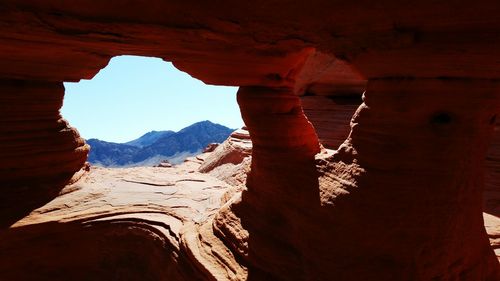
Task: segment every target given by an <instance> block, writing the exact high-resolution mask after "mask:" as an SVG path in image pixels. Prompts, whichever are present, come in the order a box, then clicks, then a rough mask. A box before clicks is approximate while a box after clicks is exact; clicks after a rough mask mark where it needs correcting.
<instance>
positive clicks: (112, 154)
mask: <svg viewBox="0 0 500 281" xmlns="http://www.w3.org/2000/svg"><path fill="white" fill-rule="evenodd" d="M233 131H234V130H233V129H230V128H227V127H225V126H223V125H220V124H216V123H213V122H211V121H209V120H204V121H200V122H196V123H194V124H192V125H190V126H187V127H185V128H183V129H182V130H180V131H179V132H174V131H150V132H148V133H146V134H144V135H142V136H141V137H139V138H137V139H135V140H132V141H129V142H126V143H123V144H118V143H107V142H104V141H100V140H97V139H92V140H88V142H89V144H91V149H90V154H89V162H91V163H93V164H101V165H104V166H124V165H145V164H151V163H150V162H151V161H152V160H151V159H156V160H155V161H160V160H164V159H169V160H170V159H171V160H174V158H175V160H176V161H177V160H178V161H182V160H183V159H180V160H179V159H177V158H179V155H184V156H190V155H195V154H198V153H200V152H201V150H202V149H203V148H205V147H206V146H207V145H208V144H209V143H213V142H218V143H220V142H223V141H224V140H225V139H226V138H227V137H228V136H229V135H230V134H231V133H232V132H233ZM176 155H177V156H176ZM174 156H176V157H174ZM150 160H151V161H150ZM141 163H142V164H141ZM153 164H154V163H153Z"/></svg>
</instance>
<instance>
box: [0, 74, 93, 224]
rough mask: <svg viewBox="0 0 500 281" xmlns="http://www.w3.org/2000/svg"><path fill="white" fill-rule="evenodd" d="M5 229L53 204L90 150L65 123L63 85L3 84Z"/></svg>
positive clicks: (0, 217) (0, 131) (1, 205)
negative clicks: (62, 108) (41, 206)
mask: <svg viewBox="0 0 500 281" xmlns="http://www.w3.org/2000/svg"><path fill="white" fill-rule="evenodd" d="M0 91H1V95H0V136H1V138H0V150H1V151H2V153H1V154H0V178H1V180H2V184H1V186H0V188H1V191H0V192H1V194H2V196H0V227H6V226H9V225H10V224H11V223H13V222H15V221H16V220H17V219H19V218H21V217H22V216H23V215H26V214H27V213H29V212H30V211H31V210H33V209H34V208H36V207H39V206H40V205H42V204H44V203H46V202H48V201H50V200H51V199H52V198H54V197H55V196H56V195H57V194H58V192H59V191H60V190H61V189H62V187H64V185H66V184H67V183H68V182H69V181H70V179H71V178H72V176H73V175H74V174H75V172H77V171H79V170H80V169H81V168H82V166H83V164H84V163H85V160H86V158H87V152H88V146H87V145H86V144H85V142H84V140H83V139H82V138H80V136H79V134H78V132H77V131H76V130H75V129H73V128H71V127H69V125H68V123H67V122H66V121H65V120H64V119H62V117H61V115H60V113H59V109H60V107H61V106H62V102H63V97H64V86H63V85H62V83H53V82H34V81H19V80H1V81H0Z"/></svg>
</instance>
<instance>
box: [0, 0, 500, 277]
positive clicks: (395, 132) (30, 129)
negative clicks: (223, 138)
mask: <svg viewBox="0 0 500 281" xmlns="http://www.w3.org/2000/svg"><path fill="white" fill-rule="evenodd" d="M499 14H500V5H499V4H498V1H482V2H481V3H480V4H479V3H473V2H470V1H465V2H464V1H442V2H440V3H437V2H436V1H425V0H424V1H414V3H411V5H409V4H408V3H406V2H401V1H393V0H382V1H377V2H373V1H350V2H346V1H336V0H333V1H323V0H312V1H307V2H304V1H296V2H293V3H292V2H290V1H280V0H276V1H274V0H271V1H269V0H266V1H260V0H257V1H246V2H245V1H227V0H223V1H217V2H209V1H207V2H200V1H190V0H187V1H178V2H175V3H174V2H173V1H161V0H151V1H147V3H145V2H144V1H135V0H133V1H126V3H117V2H116V1H97V0H90V1H79V2H77V3H75V2H74V1H57V0H47V1H18V0H6V1H3V2H2V3H1V4H0V34H1V36H0V62H1V64H2V65H1V66H2V67H0V89H1V90H2V91H1V92H0V101H1V103H0V107H1V111H0V115H1V117H2V120H0V122H1V123H0V134H1V135H0V145H1V147H0V151H1V155H0V159H1V162H0V180H1V185H0V188H1V190H0V192H1V194H2V196H1V197H0V226H1V227H2V230H1V231H0V235H1V236H2V239H1V241H2V243H1V244H0V247H1V248H2V251H1V252H0V254H1V255H3V256H2V258H1V263H0V266H2V273H5V274H4V275H3V276H6V279H7V280H15V279H50V280H54V279H68V278H69V279H75V280H78V279H80V280H85V279H87V280H88V279H105V280H109V279H115V280H119V279H135V280H144V279H146V280H147V279H150V280H161V279H162V278H163V279H168V280H197V279H200V280H245V279H246V280H333V279H336V280H344V281H345V280H356V281H359V280H388V281H390V280H394V281H399V280H436V281H437V280H440V281H444V280H461V281H497V280H500V276H499V275H500V266H499V263H498V243H497V234H495V233H496V231H497V221H498V220H497V219H498V217H500V214H499V212H498V201H499V199H498V198H499V197H498V189H499V184H498V178H499V177H498V159H499V158H498V153H497V152H498V143H499V141H498V126H497V125H495V124H496V122H498V120H497V119H498V118H497V116H498V113H499V111H500V90H499V82H498V81H499V79H500V68H499V63H498V62H499V61H500V52H499V51H498V46H499V43H500V17H499V16H498V15H499ZM124 54H127V55H143V56H156V57H160V58H163V59H165V60H167V61H172V62H173V63H174V65H175V66H176V67H178V68H179V69H181V70H182V71H185V72H187V73H188V74H190V75H191V76H193V77H195V78H198V79H200V80H202V81H203V82H205V83H207V84H217V85H231V86H239V87H240V90H239V93H238V102H239V106H240V109H241V112H242V115H243V117H244V119H245V123H246V125H247V128H248V132H249V136H250V139H251V140H252V155H251V157H249V156H246V157H243V154H241V152H243V151H245V149H240V148H238V147H236V148H234V147H233V148H231V147H230V146H231V145H229V144H226V145H221V147H228V149H229V151H233V152H235V153H233V154H234V155H236V157H234V156H232V155H233V154H231V153H229V154H228V155H226V154H224V153H219V152H220V151H219V152H217V153H215V154H218V155H219V156H217V157H210V156H209V155H205V156H199V157H195V158H192V159H191V160H189V161H188V162H186V163H184V164H183V167H184V168H183V169H185V171H184V172H183V174H182V176H181V175H180V174H179V175H177V174H175V173H176V172H173V171H174V170H172V171H169V170H168V169H171V168H157V169H158V171H161V172H159V174H158V176H159V177H158V178H156V176H157V175H155V176H153V175H151V174H150V173H151V171H155V169H152V170H150V171H147V172H146V171H144V172H139V173H136V172H134V170H129V171H130V175H120V174H119V171H108V172H109V174H108V175H107V176H106V175H105V173H107V172H106V171H107V170H96V169H91V170H90V173H86V172H85V170H86V167H85V166H84V162H85V159H86V154H87V149H88V147H87V146H86V145H85V143H84V142H83V140H82V139H81V138H80V137H79V136H78V133H77V132H76V130H74V129H71V128H70V126H69V125H68V124H67V123H66V122H64V121H62V119H61V116H59V113H58V109H59V108H60V105H61V103H62V99H63V86H62V85H63V84H62V83H63V82H64V81H78V80H80V79H88V78H91V77H93V76H94V75H95V74H96V73H97V72H98V71H99V70H100V69H102V68H103V67H104V66H105V65H106V64H107V63H108V61H109V59H110V58H111V57H113V56H117V55H124ZM363 92H364V94H363ZM346 97H348V98H346ZM359 97H362V100H360V99H359ZM356 105H359V107H357V108H356V109H355V110H354V108H355V107H356ZM207 106H210V105H209V104H207ZM352 112H354V113H353V115H352V116H351V117H352V118H350V117H349V115H350V114H351V113H352ZM216 150H217V149H216ZM488 150H489V151H488ZM214 152H216V151H214ZM204 159H207V162H206V164H205V165H204V166H203V168H201V165H203V164H204V163H203V162H204V161H205V160H204ZM235 159H236V160H235ZM485 159H486V161H485ZM240 160H241V162H239V161H240ZM238 162H239V163H238ZM214 163H221V164H222V165H221V166H219V167H224V168H219V167H214ZM217 165H218V164H217ZM231 165H232V166H231ZM238 165H240V167H241V168H242V169H247V170H244V171H245V172H246V171H249V172H248V173H245V172H243V173H242V172H240V171H239V167H237V166H238ZM200 168H201V170H203V171H208V172H207V174H202V173H200V172H198V171H199V169H200ZM162 169H163V170H162ZM175 169H177V168H175ZM201 170H200V171H201ZM171 172H172V173H173V174H169V173H171ZM190 172H192V173H190ZM162 173H165V174H166V175H161V174H162ZM184 173H186V174H187V175H190V176H194V175H201V176H202V177H210V181H208V179H205V180H206V183H207V184H206V185H203V183H200V182H198V181H192V179H191V181H189V180H188V181H187V182H190V185H189V187H185V188H183V189H185V192H186V193H185V194H184V193H182V192H181V193H179V194H182V195H183V199H178V198H177V199H175V198H176V197H175V196H176V195H175V194H170V195H168V193H169V192H173V191H167V190H169V188H171V189H174V187H176V186H179V187H180V186H181V184H186V183H187V182H186V181H182V179H187V178H184V177H185V176H186V175H185V174H184ZM82 175H84V177H83V178H82V179H80V181H78V182H76V183H74V182H75V181H76V180H78V178H79V177H81V176H82ZM233 175H234V176H233ZM127 176H131V177H132V178H129V177H127ZM144 176H148V177H149V176H151V177H153V178H154V180H153V179H149V180H148V181H150V182H149V184H144V182H143V181H144V178H143V177H144ZM214 176H215V177H217V178H218V180H216V179H215V178H214ZM484 176H486V177H484ZM93 177H96V181H95V183H88V182H86V181H87V180H91V179H92V178H93ZM164 177H170V179H168V180H167V178H164ZM157 179H158V181H157ZM160 179H161V180H160ZM178 180H181V181H178ZM212 180H214V181H215V182H218V183H217V184H215V182H214V184H215V185H213V184H212ZM223 180H227V181H228V182H229V183H230V184H231V185H235V189H234V190H233V189H231V188H230V187H223V186H224V182H223ZM230 180H232V181H230ZM130 181H132V182H130ZM141 182H142V183H141ZM151 182H152V183H156V184H159V185H154V184H153V185H151ZM209 182H210V184H208V183H209ZM243 183H244V184H243ZM170 184H173V185H172V186H171V185H170ZM65 186H66V187H65ZM75 186H80V187H81V188H80V189H78V188H75ZM93 186H94V187H97V186H102V189H103V190H100V189H99V190H97V191H95V190H93V189H92V188H93ZM140 187H143V188H142V189H141V188H140ZM63 188H64V189H63ZM68 188H70V189H71V188H73V189H77V190H75V191H73V192H69V191H68ZM106 188H108V189H106ZM203 188H206V189H203ZM159 189H161V190H159ZM200 189H201V191H200ZM61 190H63V191H62V192H63V193H64V194H63V195H60V194H61V193H60V192H61ZM106 190H109V191H106ZM87 191H88V192H87ZM240 191H241V192H240ZM483 191H485V192H483ZM122 192H123V193H122ZM176 192H180V191H176ZM85 194H87V195H85ZM123 194H128V195H134V196H139V197H141V196H142V197H143V198H144V200H137V199H136V198H129V196H126V198H123V196H122V195H123ZM169 196H172V197H169ZM63 198H66V199H68V202H65V201H66V199H63ZM70 198H73V199H71V200H69V199H70ZM84 198H90V199H89V200H90V201H88V200H87V199H84ZM92 198H95V200H94V199H92ZM159 198H163V200H160V199H159ZM172 198H174V199H172ZM189 198H191V199H189ZM61 200H63V201H64V203H62V201H61ZM93 200H94V201H93ZM148 200H149V201H148ZM207 200H208V201H207ZM75 201H76V202H75ZM92 202H93V203H92ZM85 204H90V206H89V205H85ZM66 205H67V206H66ZM51 206H52V207H51ZM82 206H86V207H82ZM182 206H183V207H182ZM39 207H41V209H37V210H36V211H34V212H32V211H33V210H34V209H36V208H39ZM136 207H138V208H136ZM81 208H83V209H81ZM129 208H131V209H130V210H129V211H127V210H128V209H129ZM138 209H140V210H142V211H144V212H142V211H139V210H138ZM58 210H65V211H64V212H62V213H61V211H58ZM151 210H154V211H158V210H159V212H160V213H161V214H160V215H159V216H160V217H161V218H157V217H156V215H155V217H154V219H153V215H151V214H150V212H151ZM195 210H196V211H195ZM174 211H175V212H179V213H178V214H177V213H175V212H174ZM483 211H484V213H483ZM30 212H32V213H31V214H30V215H28V214H29V213H30ZM139 213H140V214H142V215H141V216H139V215H137V214H139ZM71 214H74V215H71ZM131 214H133V215H131ZM174 214H177V215H174ZM122 215H123V216H125V217H124V218H121V217H116V216H122ZM143 215H144V216H146V218H144V217H142V216H143ZM130 216H132V217H134V218H132V219H131V218H130ZM171 217H175V219H171ZM49 221H57V223H49ZM179 221H181V222H179ZM37 222H40V223H37ZM45 222H46V223H45ZM149 222H151V223H149ZM12 224H14V226H12V227H9V226H10V225H12ZM485 224H486V228H485ZM177 226H178V227H177ZM486 229H487V230H488V231H489V233H490V234H489V236H488V234H487V233H486ZM44 233H45V234H44ZM490 243H491V244H493V247H491V244H490ZM176 245H177V246H176ZM35 249H39V250H36V251H34V250H35ZM159 249H160V250H159ZM33 253H37V254H33ZM38 253H40V254H38ZM41 253H43V254H41ZM69 253H71V254H72V255H71V257H68V254H69ZM44 255H45V256H44ZM138 257H139V258H138ZM30 259H31V260H30ZM23 260H24V261H23ZM27 269H29V270H27ZM85 274H88V275H85ZM3 276H2V277H3Z"/></svg>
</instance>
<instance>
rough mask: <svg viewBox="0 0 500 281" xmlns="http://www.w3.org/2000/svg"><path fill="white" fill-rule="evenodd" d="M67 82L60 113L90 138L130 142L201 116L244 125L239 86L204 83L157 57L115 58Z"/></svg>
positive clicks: (173, 127)
mask: <svg viewBox="0 0 500 281" xmlns="http://www.w3.org/2000/svg"><path fill="white" fill-rule="evenodd" d="M64 87H65V88H66V93H65V97H64V105H63V107H62V109H61V113H62V115H63V117H64V118H66V120H68V121H69V123H70V124H71V126H73V127H76V128H77V129H78V131H79V132H80V134H81V135H82V137H84V138H86V139H90V138H98V139H101V140H105V141H111V142H126V141H130V140H133V139H135V138H138V137H140V136H141V135H143V134H145V133H147V132H149V131H152V130H156V131H160V130H173V131H178V130H180V129H182V128H184V127H186V126H189V125H191V124H192V123H195V122H198V121H203V120H210V121H212V122H214V123H219V124H222V125H225V126H227V127H230V128H239V127H241V126H242V125H243V121H242V120H241V115H240V111H239V108H238V104H237V103H236V91H237V89H238V88H237V87H223V86H211V85H205V84H204V83H203V82H201V81H200V80H197V79H195V78H193V77H191V76H189V75H188V74H186V73H184V72H181V71H179V70H177V69H176V68H175V67H174V66H173V65H172V64H171V63H169V62H165V61H163V60H162V59H159V58H147V57H137V56H118V57H114V58H112V59H111V61H110V62H109V64H108V66H106V67H105V68H104V69H102V70H101V71H100V72H99V73H98V74H97V75H96V76H95V77H94V78H93V79H92V80H81V81H80V82H79V83H64Z"/></svg>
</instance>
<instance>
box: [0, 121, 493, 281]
mask: <svg viewBox="0 0 500 281" xmlns="http://www.w3.org/2000/svg"><path fill="white" fill-rule="evenodd" d="M250 152H251V142H250V140H249V137H248V132H246V131H245V130H239V131H237V132H235V133H233V134H232V135H231V137H230V138H229V139H228V140H227V141H226V142H224V143H223V144H221V145H218V146H215V145H213V146H209V148H208V149H207V150H206V152H205V153H203V154H201V155H199V156H197V157H193V158H189V159H188V160H187V161H186V162H184V163H183V164H182V165H178V166H168V165H165V166H164V167H140V168H114V169H109V168H98V167H89V168H88V169H87V171H84V172H82V176H81V178H80V179H79V180H78V181H76V182H75V183H73V184H71V185H69V186H67V187H66V188H65V189H64V190H63V191H62V192H61V194H60V196H59V197H57V198H56V199H54V200H53V201H52V202H50V203H48V204H46V205H45V206H43V207H41V208H38V209H37V210H35V211H33V212H32V213H31V214H30V215H29V216H27V217H25V218H23V219H22V220H20V221H18V222H17V223H15V224H14V225H13V226H12V227H11V228H10V229H9V230H8V231H5V232H2V233H0V241H8V243H1V244H0V260H2V261H3V262H2V263H1V264H0V276H2V278H5V279H4V280H49V279H50V280H97V279H100V280H106V279H110V280H171V279H174V280H207V276H213V277H214V278H215V279H217V280H242V279H246V276H247V269H246V268H245V267H244V266H242V265H241V263H240V262H238V261H237V258H236V257H234V256H233V254H232V253H231V252H230V251H229V250H227V247H226V246H225V245H223V243H222V242H221V240H220V239H217V238H216V237H215V236H213V235H212V236H210V233H212V232H211V231H206V229H205V228H207V227H208V228H210V227H211V225H212V224H211V220H212V218H213V216H214V215H215V212H216V211H217V210H219V209H220V208H221V207H222V206H223V205H224V204H225V203H226V202H227V201H228V200H230V199H231V197H232V196H233V195H234V194H235V193H237V192H239V191H241V190H242V189H243V188H244V183H245V178H246V172H248V171H249V169H250ZM484 219H485V225H486V229H487V231H488V233H489V235H490V241H491V243H492V245H493V246H494V248H495V252H496V254H497V257H498V258H499V259H500V218H498V217H496V216H494V215H491V214H487V213H484ZM199 233H203V234H204V236H203V237H201V235H200V234H199ZM207 253H208V254H207ZM200 272H201V273H200Z"/></svg>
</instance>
